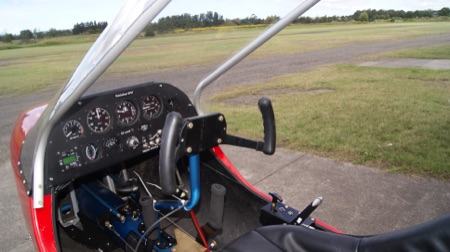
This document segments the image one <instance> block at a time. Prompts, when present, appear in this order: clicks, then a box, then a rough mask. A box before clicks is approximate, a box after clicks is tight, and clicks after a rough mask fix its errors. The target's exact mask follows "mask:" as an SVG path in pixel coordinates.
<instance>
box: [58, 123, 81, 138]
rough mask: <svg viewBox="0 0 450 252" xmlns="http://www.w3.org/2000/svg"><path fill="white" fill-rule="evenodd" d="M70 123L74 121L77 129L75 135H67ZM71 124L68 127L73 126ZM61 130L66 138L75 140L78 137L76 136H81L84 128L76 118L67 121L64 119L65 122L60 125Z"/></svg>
mask: <svg viewBox="0 0 450 252" xmlns="http://www.w3.org/2000/svg"><path fill="white" fill-rule="evenodd" d="M71 123H75V124H76V125H77V127H78V129H79V130H78V132H77V133H76V135H69V136H67V129H68V127H69V126H70V124H71ZM73 126H74V125H73ZM73 126H70V127H73ZM62 132H63V135H64V137H65V138H66V139H68V140H75V139H78V138H80V137H82V136H83V135H84V128H83V125H82V124H81V122H79V121H78V120H68V121H66V123H64V125H63V127H62Z"/></svg>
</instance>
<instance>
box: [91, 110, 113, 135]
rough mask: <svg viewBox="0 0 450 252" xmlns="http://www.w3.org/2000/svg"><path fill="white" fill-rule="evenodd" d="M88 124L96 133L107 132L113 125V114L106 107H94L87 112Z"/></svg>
mask: <svg viewBox="0 0 450 252" xmlns="http://www.w3.org/2000/svg"><path fill="white" fill-rule="evenodd" d="M87 125H88V127H89V129H91V130H92V131H93V132H95V133H103V132H106V131H107V130H108V129H109V127H110V126H111V115H110V114H109V112H108V110H106V109H104V108H101V107H94V108H92V109H91V110H89V112H88V114H87Z"/></svg>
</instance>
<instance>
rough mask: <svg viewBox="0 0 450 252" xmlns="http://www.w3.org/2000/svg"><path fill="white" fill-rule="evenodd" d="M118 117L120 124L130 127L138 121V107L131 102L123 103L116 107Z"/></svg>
mask: <svg viewBox="0 0 450 252" xmlns="http://www.w3.org/2000/svg"><path fill="white" fill-rule="evenodd" d="M116 116H117V119H118V120H119V124H121V125H130V124H132V123H133V122H134V121H135V120H136V117H137V110H136V107H135V106H134V105H133V103H131V102H130V101H121V102H119V103H118V104H117V106H116Z"/></svg>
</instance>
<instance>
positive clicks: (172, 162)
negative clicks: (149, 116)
mask: <svg viewBox="0 0 450 252" xmlns="http://www.w3.org/2000/svg"><path fill="white" fill-rule="evenodd" d="M182 122H183V118H182V117H181V115H180V114H179V113H177V112H170V113H169V114H168V115H167V117H166V122H165V124H164V129H163V132H162V136H161V147H160V151H159V177H160V179H159V180H160V182H161V190H162V193H163V194H164V195H166V196H170V195H172V194H174V193H175V192H176V189H177V181H176V159H177V153H178V150H177V142H178V136H179V133H180V128H181V124H182Z"/></svg>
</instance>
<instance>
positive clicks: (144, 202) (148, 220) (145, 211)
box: [139, 196, 158, 241]
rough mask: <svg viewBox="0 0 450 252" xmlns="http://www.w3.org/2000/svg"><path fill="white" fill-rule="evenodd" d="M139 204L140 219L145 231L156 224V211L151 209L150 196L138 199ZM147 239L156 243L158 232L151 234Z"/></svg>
mask: <svg viewBox="0 0 450 252" xmlns="http://www.w3.org/2000/svg"><path fill="white" fill-rule="evenodd" d="M139 204H141V207H142V217H143V218H144V225H145V230H147V229H148V228H150V227H151V226H152V225H153V224H154V223H155V222H156V211H155V209H154V208H153V198H152V197H150V196H142V197H141V198H140V199H139ZM148 239H150V240H151V241H156V240H157V239H158V232H154V231H153V232H151V233H150V234H149V235H148Z"/></svg>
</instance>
